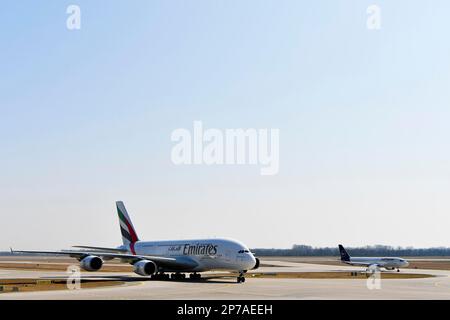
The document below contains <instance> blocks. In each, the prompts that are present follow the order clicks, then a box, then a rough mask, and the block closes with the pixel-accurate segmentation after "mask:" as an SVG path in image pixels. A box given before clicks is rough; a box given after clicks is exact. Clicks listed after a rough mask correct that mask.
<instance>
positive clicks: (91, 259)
mask: <svg viewBox="0 0 450 320" xmlns="http://www.w3.org/2000/svg"><path fill="white" fill-rule="evenodd" d="M80 266H81V268H83V270H86V271H97V270H100V268H101V267H102V266H103V260H102V259H101V258H100V257H97V256H87V257H85V258H83V259H82V260H81V261H80Z"/></svg>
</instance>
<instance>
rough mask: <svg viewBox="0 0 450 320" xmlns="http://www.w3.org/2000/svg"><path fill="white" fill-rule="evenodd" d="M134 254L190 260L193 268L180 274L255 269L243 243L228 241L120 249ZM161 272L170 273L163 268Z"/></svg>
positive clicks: (163, 243) (145, 244) (139, 244)
mask: <svg viewBox="0 0 450 320" xmlns="http://www.w3.org/2000/svg"><path fill="white" fill-rule="evenodd" d="M119 248H121V249H127V250H129V251H130V253H132V254H135V255H148V256H152V255H153V256H161V257H170V258H176V259H177V260H178V261H181V262H183V261H186V263H187V264H189V262H192V261H194V262H195V266H192V267H187V268H185V269H183V270H179V271H183V272H200V271H209V270H230V271H241V270H250V269H252V268H254V267H255V266H256V258H255V257H254V256H253V254H252V253H251V252H250V250H249V249H248V247H247V246H245V245H244V244H243V243H241V242H239V241H236V240H232V239H198V240H195V239H194V240H165V241H138V242H135V243H134V244H131V245H128V246H126V245H123V246H120V247H119ZM164 271H174V270H170V269H167V268H166V270H164Z"/></svg>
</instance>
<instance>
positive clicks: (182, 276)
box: [170, 272, 186, 280]
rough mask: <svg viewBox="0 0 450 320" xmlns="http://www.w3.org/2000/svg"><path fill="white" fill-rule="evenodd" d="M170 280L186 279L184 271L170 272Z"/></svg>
mask: <svg viewBox="0 0 450 320" xmlns="http://www.w3.org/2000/svg"><path fill="white" fill-rule="evenodd" d="M170 279H171V280H184V279H186V275H185V274H184V273H178V272H177V273H172V274H171V275H170Z"/></svg>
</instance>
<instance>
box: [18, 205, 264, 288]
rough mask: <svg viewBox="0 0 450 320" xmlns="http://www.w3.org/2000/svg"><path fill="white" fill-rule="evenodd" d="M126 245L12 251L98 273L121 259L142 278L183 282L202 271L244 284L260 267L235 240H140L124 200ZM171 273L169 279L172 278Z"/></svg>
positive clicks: (122, 227) (122, 214)
mask: <svg viewBox="0 0 450 320" xmlns="http://www.w3.org/2000/svg"><path fill="white" fill-rule="evenodd" d="M116 206H117V213H118V215H119V223H120V232H121V234H122V241H123V244H122V245H121V246H119V247H117V248H104V247H91V246H74V248H79V249H82V250H81V251H78V250H76V251H75V250H63V251H13V250H12V249H11V252H12V253H22V254H24V253H25V254H30V253H31V254H52V255H53V254H54V255H64V256H69V257H72V258H76V259H78V260H79V261H80V265H81V268H82V269H84V270H86V271H98V270H100V269H101V268H102V266H103V262H104V261H105V260H111V259H120V260H121V261H122V262H124V263H130V264H132V265H133V270H134V272H135V273H136V274H138V275H141V276H151V277H152V278H154V279H160V280H163V279H173V280H181V279H185V278H186V273H190V278H191V279H200V278H201V275H200V274H199V272H203V271H211V270H224V271H231V272H239V276H238V277H237V282H238V283H240V282H245V277H244V275H245V273H246V272H247V270H250V269H257V268H258V267H259V259H258V258H255V257H254V256H253V254H252V253H251V252H250V250H249V248H248V247H247V246H246V245H244V244H243V243H242V242H239V241H236V240H232V239H198V240H167V241H141V240H139V237H138V235H137V233H136V230H135V228H134V227H133V223H132V222H131V219H130V216H129V215H128V212H127V210H126V209H125V206H124V204H123V202H122V201H118V202H116ZM169 273H170V276H169Z"/></svg>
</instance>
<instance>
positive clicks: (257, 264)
mask: <svg viewBox="0 0 450 320" xmlns="http://www.w3.org/2000/svg"><path fill="white" fill-rule="evenodd" d="M255 259H256V263H255V266H254V267H253V268H252V270H255V269H258V268H259V259H258V258H255Z"/></svg>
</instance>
